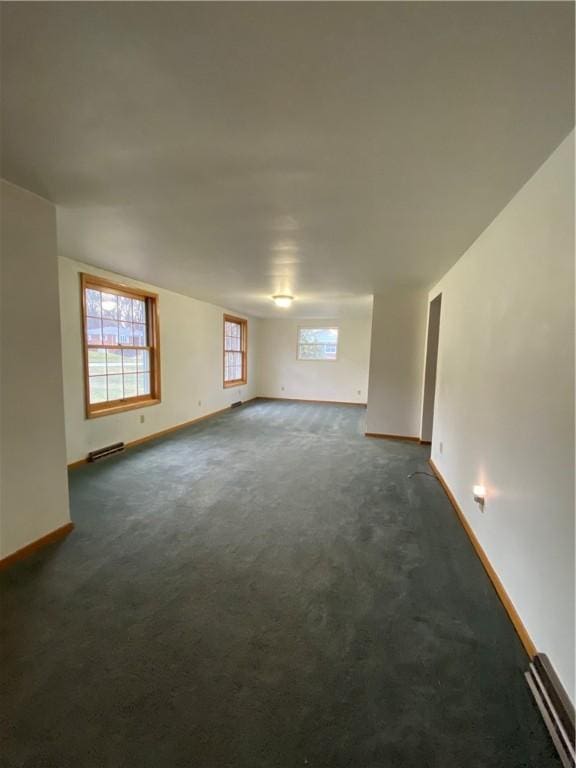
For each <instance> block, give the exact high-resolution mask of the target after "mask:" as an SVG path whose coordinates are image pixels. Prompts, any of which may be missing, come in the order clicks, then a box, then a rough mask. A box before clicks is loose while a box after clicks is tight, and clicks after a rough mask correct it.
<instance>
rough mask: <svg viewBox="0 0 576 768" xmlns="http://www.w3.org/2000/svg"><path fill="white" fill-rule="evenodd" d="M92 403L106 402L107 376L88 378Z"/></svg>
mask: <svg viewBox="0 0 576 768" xmlns="http://www.w3.org/2000/svg"><path fill="white" fill-rule="evenodd" d="M88 384H89V389H90V402H91V403H104V402H105V401H106V400H107V397H106V376H90V378H89V379H88Z"/></svg>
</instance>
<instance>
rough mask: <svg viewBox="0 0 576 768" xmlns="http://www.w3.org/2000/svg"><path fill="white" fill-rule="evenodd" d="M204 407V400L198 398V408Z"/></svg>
mask: <svg viewBox="0 0 576 768" xmlns="http://www.w3.org/2000/svg"><path fill="white" fill-rule="evenodd" d="M201 407H202V400H198V408H201Z"/></svg>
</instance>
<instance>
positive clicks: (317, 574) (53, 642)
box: [0, 402, 559, 768]
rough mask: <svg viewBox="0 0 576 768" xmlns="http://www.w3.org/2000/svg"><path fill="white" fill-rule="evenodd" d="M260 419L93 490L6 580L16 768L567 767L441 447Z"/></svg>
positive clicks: (300, 409)
mask: <svg viewBox="0 0 576 768" xmlns="http://www.w3.org/2000/svg"><path fill="white" fill-rule="evenodd" d="M363 419H364V411H363V410H362V409H359V408H353V407H346V406H325V405H309V404H295V403H271V402H270V403H269V402H264V403H258V404H256V405H250V406H246V407H244V408H242V409H238V410H235V411H231V412H229V413H226V414H223V415H220V416H218V417H215V418H213V419H211V420H208V421H205V422H202V423H200V424H198V425H196V426H193V427H190V428H188V429H185V430H183V431H181V432H177V433H174V434H173V435H171V436H170V437H167V438H164V439H161V440H158V441H155V442H153V443H148V444H146V445H144V446H141V447H140V448H137V449H133V450H130V451H128V452H127V453H126V454H124V455H123V456H119V457H116V458H113V459H110V460H108V461H106V462H104V463H100V464H96V465H92V466H86V467H84V468H81V469H78V470H74V471H73V472H72V473H71V475H70V488H71V501H72V518H73V520H74V521H75V523H76V530H75V532H74V533H72V535H71V536H70V537H69V538H68V539H66V540H65V541H64V542H63V543H61V544H59V545H54V546H53V547H51V548H49V549H46V550H45V551H44V552H43V553H40V554H38V555H36V556H35V557H34V558H32V559H30V560H28V561H27V562H25V563H22V564H20V565H17V566H16V567H14V568H12V569H11V570H10V571H8V572H6V573H4V574H3V576H2V585H3V607H4V611H3V618H4V621H3V627H4V628H3V642H2V651H3V656H4V659H3V666H2V696H3V707H2V713H3V716H4V720H5V723H4V725H5V736H4V745H3V748H2V752H1V756H0V760H1V761H2V763H1V764H2V766H10V768H12V767H13V766H18V767H20V766H22V767H23V766H26V767H27V768H28V767H30V768H32V767H34V768H40V767H47V766H49V767H50V768H84V767H89V768H107V767H108V766H114V767H116V766H126V767H127V768H148V767H150V768H164V766H167V767H170V768H180V767H181V768H298V767H299V766H309V767H310V768H377V767H378V768H405V767H406V768H557V766H558V765H559V763H558V762H557V760H556V758H555V756H554V751H553V747H552V746H551V743H550V741H549V738H548V735H547V733H546V731H545V728H544V725H543V724H542V722H541V720H540V718H539V715H538V714H537V712H536V709H535V706H534V705H533V702H532V699H531V697H530V694H529V691H528V688H527V686H526V684H525V682H524V679H523V677H522V672H523V670H524V669H525V667H526V657H525V655H524V652H523V650H522V648H521V646H520V643H519V641H518V639H517V637H516V634H515V632H514V630H513V628H512V625H511V624H510V622H509V620H508V618H507V616H506V614H505V612H504V609H503V608H502V606H501V604H500V602H499V601H498V598H497V596H496V594H495V593H494V590H493V588H492V586H491V584H490V582H489V581H488V578H487V576H486V575H485V573H484V570H483V568H482V566H481V564H480V562H479V561H478V559H477V557H476V555H475V554H474V551H473V549H472V547H471V545H470V543H469V541H468V539H467V537H466V534H465V533H464V531H463V529H462V527H461V525H460V523H459V522H458V520H457V518H456V516H455V514H454V512H453V510H452V508H451V506H450V504H449V502H448V500H447V499H446V497H445V495H444V493H443V491H442V489H441V488H440V486H439V485H438V483H437V481H436V480H435V479H433V478H431V477H426V476H424V475H417V476H416V477H414V478H413V479H411V480H409V479H407V475H408V474H409V473H410V472H412V471H414V470H416V469H419V470H427V464H426V459H427V450H426V449H425V448H423V447H421V446H418V445H412V444H406V443H400V442H391V441H384V440H371V439H369V438H365V437H363V436H362V429H363Z"/></svg>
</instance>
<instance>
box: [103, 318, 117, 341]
mask: <svg viewBox="0 0 576 768" xmlns="http://www.w3.org/2000/svg"><path fill="white" fill-rule="evenodd" d="M102 343H103V344H110V345H111V346H117V345H118V323H117V322H116V321H115V320H107V319H104V320H102Z"/></svg>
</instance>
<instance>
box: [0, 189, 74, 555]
mask: <svg viewBox="0 0 576 768" xmlns="http://www.w3.org/2000/svg"><path fill="white" fill-rule="evenodd" d="M1 197H2V200H1V203H2V207H1V211H2V240H1V257H2V258H1V264H2V271H1V274H2V281H1V284H2V294H1V295H2V304H1V307H2V314H1V329H2V345H1V358H0V359H1V365H0V370H1V373H2V380H1V447H0V488H1V490H0V557H4V556H6V555H9V554H11V553H12V552H15V551H16V550H18V549H20V548H21V547H24V546H26V545H27V544H30V543H31V542H33V541H35V540H36V539H38V538H40V537H42V536H44V535H45V534H47V533H50V532H51V531H53V530H55V529H56V528H59V527H60V526H62V525H65V524H66V523H68V522H69V521H70V516H69V512H68V479H67V474H66V445H65V437H64V406H63V397H62V361H61V355H62V352H61V344H60V309H59V302H58V262H57V255H56V211H55V208H54V206H53V205H52V204H51V203H49V202H48V201H47V200H43V199H42V198H40V197H37V196H36V195H33V194H32V193H30V192H27V191H26V190H24V189H20V188H19V187H15V186H13V185H12V184H8V183H6V182H4V181H2V182H1Z"/></svg>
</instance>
